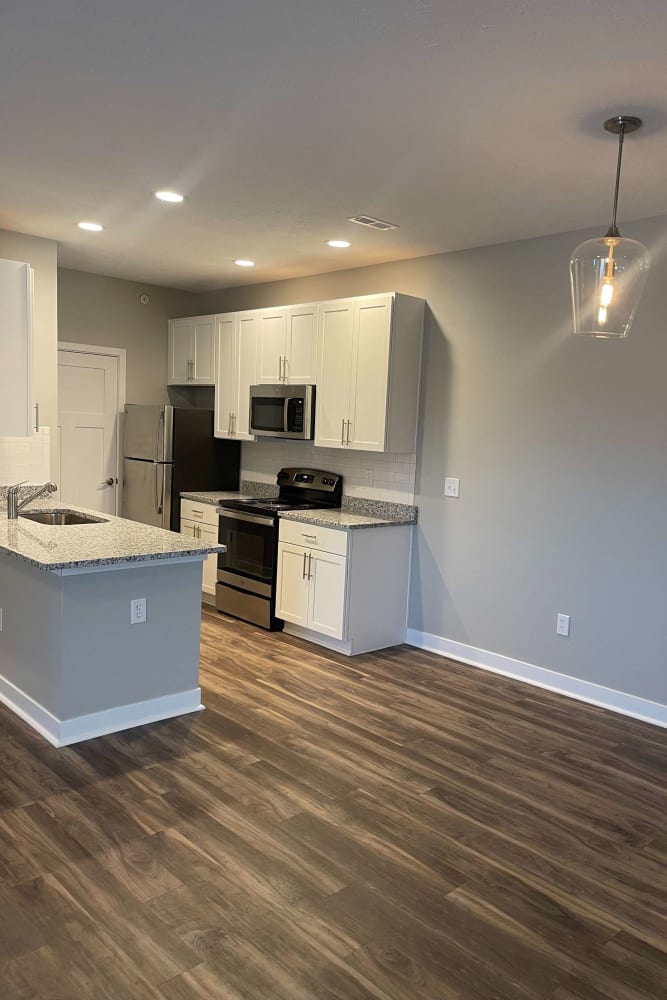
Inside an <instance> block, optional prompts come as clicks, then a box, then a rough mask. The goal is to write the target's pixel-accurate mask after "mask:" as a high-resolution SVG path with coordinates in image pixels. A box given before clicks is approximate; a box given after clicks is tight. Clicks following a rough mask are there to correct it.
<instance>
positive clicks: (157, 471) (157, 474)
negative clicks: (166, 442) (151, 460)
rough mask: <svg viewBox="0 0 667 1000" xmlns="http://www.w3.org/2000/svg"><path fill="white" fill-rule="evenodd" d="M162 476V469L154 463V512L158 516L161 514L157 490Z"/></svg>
mask: <svg viewBox="0 0 667 1000" xmlns="http://www.w3.org/2000/svg"><path fill="white" fill-rule="evenodd" d="M161 475H162V469H161V468H160V466H159V465H158V464H157V462H156V463H155V510H156V511H157V513H158V514H161V513H162V504H161V503H160V494H159V489H158V483H159V480H160V477H161Z"/></svg>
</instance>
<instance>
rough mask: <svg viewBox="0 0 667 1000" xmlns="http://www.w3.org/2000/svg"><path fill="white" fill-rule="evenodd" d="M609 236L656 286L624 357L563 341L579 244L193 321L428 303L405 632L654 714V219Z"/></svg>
mask: <svg viewBox="0 0 667 1000" xmlns="http://www.w3.org/2000/svg"><path fill="white" fill-rule="evenodd" d="M623 230H624V233H625V234H626V235H628V236H632V237H635V238H637V239H640V240H642V241H643V242H645V243H646V244H647V245H648V246H649V247H650V248H651V250H652V253H653V269H652V272H651V274H650V276H649V280H648V283H647V286H646V291H645V293H644V298H643V301H642V304H641V307H640V310H639V313H638V316H637V319H636V321H635V326H634V329H633V331H632V333H631V335H630V338H629V339H628V340H626V341H621V342H605V341H595V340H590V339H587V338H576V337H574V336H571V333H570V331H571V318H570V300H569V279H568V260H569V256H570V252H571V250H573V249H574V247H575V245H576V244H577V243H578V242H580V240H582V239H584V238H586V237H587V236H588V235H599V234H597V233H595V234H592V233H588V232H586V233H582V232H578V233H570V234H566V235H561V236H555V237H546V238H543V239H537V240H529V241H522V242H519V243H513V244H505V245H501V246H495V247H488V248H483V249H480V250H472V251H466V252H464V253H456V254H446V255H445V254H443V255H439V256H433V257H425V258H419V259H416V260H409V261H403V262H398V263H393V264H387V265H381V266H377V267H369V268H362V269H355V270H349V271H339V272H337V273H335V274H328V275H319V276H314V277H309V278H304V279H300V280H290V281H284V282H276V283H272V284H266V285H251V286H246V287H245V288H242V289H236V290H231V291H223V292H219V293H208V294H206V295H202V296H200V308H199V311H200V312H202V313H206V312H212V311H217V310H221V311H222V310H232V309H244V308H251V307H259V306H265V305H277V304H279V303H288V302H305V301H312V300H317V299H320V298H326V297H337V296H344V295H361V294H367V293H372V292H380V291H389V290H397V291H402V292H406V293H409V294H412V295H418V296H422V297H423V298H425V299H426V300H427V303H428V309H427V319H426V333H425V354H424V367H423V378H424V382H423V396H422V421H421V432H420V442H419V451H418V459H417V495H416V502H417V503H418V504H419V507H420V523H419V529H418V535H417V542H416V546H415V552H414V558H413V569H412V581H411V606H410V625H411V626H412V628H415V629H419V630H422V631H425V632H428V633H432V634H435V635H438V636H444V637H446V638H449V639H453V640H456V641H459V642H463V643H467V644H469V645H472V646H476V647H480V648H482V649H486V650H491V651H493V652H495V653H501V654H504V655H506V656H511V657H515V658H517V659H519V660H525V661H527V662H529V663H533V664H537V665H539V666H542V667H548V668H550V669H554V670H557V671H559V672H561V673H564V674H569V675H572V676H576V677H579V678H583V679H585V680H588V681H593V682H595V683H599V684H602V685H605V686H608V687H612V688H615V689H618V690H621V691H625V692H630V693H632V694H635V695H638V696H641V697H645V698H650V699H653V700H655V701H658V702H662V703H667V670H666V669H665V661H666V658H667V614H665V607H664V605H665V595H666V593H667V522H666V514H665V511H666V510H667V391H666V390H665V382H666V379H667V331H666V330H665V326H666V325H667V321H666V312H667V294H666V291H665V289H666V288H667V261H666V260H665V253H664V250H665V246H666V244H667V218H665V217H661V218H657V219H652V220H645V221H642V222H636V223H632V224H626V225H625V226H624V227H623ZM445 475H448V476H458V477H460V479H461V497H460V499H459V500H445V499H444V497H443V496H442V491H443V485H444V484H443V480H444V477H445ZM558 611H562V612H565V613H567V614H570V615H571V616H572V623H571V635H570V638H569V639H563V638H560V637H557V636H556V635H555V625H556V612H558Z"/></svg>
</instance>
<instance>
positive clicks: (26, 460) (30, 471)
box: [0, 427, 51, 486]
mask: <svg viewBox="0 0 667 1000" xmlns="http://www.w3.org/2000/svg"><path fill="white" fill-rule="evenodd" d="M50 466H51V461H50V440H49V428H48V427H42V428H40V430H39V432H38V433H37V434H33V435H32V437H29V438H24V437H3V438H0V486H10V485H11V484H12V483H18V482H21V480H26V481H27V482H29V483H44V482H46V481H47V480H48V479H49V476H50V474H51V473H50Z"/></svg>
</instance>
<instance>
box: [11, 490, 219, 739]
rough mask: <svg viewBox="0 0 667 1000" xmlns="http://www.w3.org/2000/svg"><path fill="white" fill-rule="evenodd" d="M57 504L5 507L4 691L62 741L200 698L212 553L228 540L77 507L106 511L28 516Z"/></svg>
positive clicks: (166, 714)
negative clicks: (55, 517)
mask: <svg viewBox="0 0 667 1000" xmlns="http://www.w3.org/2000/svg"><path fill="white" fill-rule="evenodd" d="M53 509H54V504H53V503H52V502H51V503H48V502H44V501H43V502H42V503H41V504H40V503H38V504H34V505H33V506H32V507H31V510H30V511H23V512H22V515H20V516H19V517H18V518H17V519H16V520H8V519H7V517H6V515H5V514H4V512H3V513H2V514H0V701H2V702H3V703H4V704H5V705H7V706H8V707H9V708H11V709H13V710H14V711H15V712H16V713H17V714H18V715H20V716H21V717H22V718H23V719H24V720H25V721H26V722H28V723H29V724H30V725H31V726H32V727H33V728H34V729H36V730H37V731H38V732H40V733H41V734H42V735H43V736H44V737H45V738H46V739H47V740H49V742H51V743H53V744H54V745H55V746H66V745H68V744H71V743H77V742H80V741H81V740H86V739H90V738H91V737H94V736H100V735H103V734H105V733H112V732H117V731H119V730H122V729H129V728H131V727H133V726H139V725H143V724H145V723H149V722H155V721H157V720H159V719H166V718H171V717H172V716H176V715H183V714H186V713H188V712H196V711H198V710H200V709H201V708H202V707H203V706H202V704H201V693H200V689H199V632H200V612H201V576H202V563H203V561H204V559H205V558H206V556H207V555H208V554H209V553H210V552H214V551H215V552H217V551H223V548H222V547H221V546H218V545H211V544H206V543H204V542H199V541H196V540H195V539H192V538H186V537H185V536H183V535H179V534H175V533H173V532H170V531H164V530H162V529H161V528H154V527H149V526H147V525H145V524H138V523H136V522H134V521H128V520H125V519H123V518H119V517H112V516H110V515H107V514H105V515H103V519H102V516H101V515H97V514H95V512H93V511H86V510H84V509H83V508H79V507H70V508H68V509H69V510H71V511H73V512H76V513H77V514H80V515H82V516H83V517H86V516H87V517H90V518H96V519H97V520H90V521H86V522H84V523H82V524H65V525H49V524H42V523H36V522H35V521H33V520H31V519H29V515H30V513H31V512H39V513H40V514H41V513H42V512H47V511H49V510H53ZM26 515H28V516H26ZM142 600H143V601H145V620H142V619H143V617H144V616H143V615H142V613H141V605H140V606H139V608H138V609H135V613H134V623H132V620H131V602H134V601H142ZM137 610H138V613H137Z"/></svg>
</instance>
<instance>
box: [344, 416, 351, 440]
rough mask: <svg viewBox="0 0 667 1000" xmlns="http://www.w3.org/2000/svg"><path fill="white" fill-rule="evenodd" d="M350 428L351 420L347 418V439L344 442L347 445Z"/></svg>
mask: <svg viewBox="0 0 667 1000" xmlns="http://www.w3.org/2000/svg"><path fill="white" fill-rule="evenodd" d="M351 428H352V421H351V420H348V421H347V441H346V442H345V443H346V444H347V445H348V446H349V444H350V430H351Z"/></svg>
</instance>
